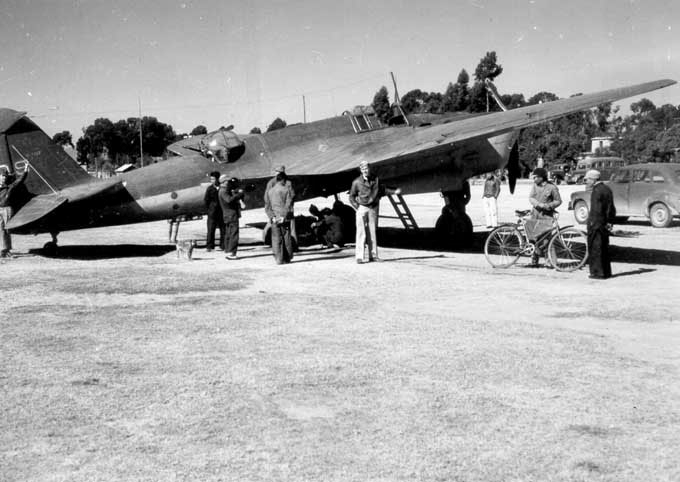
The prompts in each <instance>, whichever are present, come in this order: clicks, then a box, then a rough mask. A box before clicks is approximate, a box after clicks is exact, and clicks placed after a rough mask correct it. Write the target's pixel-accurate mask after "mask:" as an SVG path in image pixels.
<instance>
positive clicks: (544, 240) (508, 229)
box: [484, 210, 588, 271]
mask: <svg viewBox="0 0 680 482" xmlns="http://www.w3.org/2000/svg"><path fill="white" fill-rule="evenodd" d="M529 212H530V211H528V210H527V211H515V214H517V218H518V219H517V224H504V225H502V226H498V227H497V228H496V229H494V230H493V231H491V232H490V233H489V236H488V237H487V238H486V241H485V242H484V255H485V256H486V260H487V261H488V262H489V264H491V266H493V267H494V268H509V267H510V266H512V265H513V264H515V263H516V262H517V260H518V259H519V257H520V256H522V255H524V256H531V255H533V254H534V252H535V251H536V249H537V247H540V249H541V251H543V252H546V251H547V258H548V260H549V262H550V264H551V265H552V266H553V267H554V268H555V269H556V270H557V271H574V270H577V269H579V268H580V267H582V266H583V265H584V264H585V263H586V260H587V259H588V240H587V238H586V235H585V233H583V231H581V230H580V229H577V228H575V227H573V226H567V227H565V228H560V226H559V224H558V223H557V218H558V216H557V213H555V215H554V217H553V221H552V227H551V228H548V229H547V230H546V231H544V232H543V233H541V234H539V235H538V236H536V237H535V238H533V239H532V237H531V236H530V235H529V233H528V230H527V222H528V214H529Z"/></svg>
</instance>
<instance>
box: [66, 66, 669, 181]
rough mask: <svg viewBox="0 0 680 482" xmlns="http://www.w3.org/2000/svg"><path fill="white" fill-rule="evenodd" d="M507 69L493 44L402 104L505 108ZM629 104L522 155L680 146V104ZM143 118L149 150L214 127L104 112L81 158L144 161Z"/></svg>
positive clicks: (160, 150)
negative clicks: (626, 111)
mask: <svg viewBox="0 0 680 482" xmlns="http://www.w3.org/2000/svg"><path fill="white" fill-rule="evenodd" d="M502 73H503V67H502V66H501V65H500V64H499V63H498V58H497V55H496V52H486V54H485V55H484V57H482V58H481V59H480V61H479V64H478V65H477V67H476V68H475V71H474V76H473V82H472V83H471V79H470V75H469V74H468V72H467V71H466V70H465V69H462V70H461V71H460V73H459V74H458V77H457V79H456V82H455V83H453V82H449V83H448V85H447V86H446V88H445V89H444V91H443V92H427V91H423V90H421V89H413V90H410V91H408V92H406V94H404V95H403V96H402V97H401V99H400V105H401V107H402V109H403V110H404V112H405V113H406V114H426V113H427V114H447V113H455V112H464V113H483V112H492V111H499V110H500V107H499V106H498V105H497V104H496V102H495V101H493V99H490V96H489V94H488V92H487V89H486V87H485V81H486V79H488V80H491V81H493V80H495V79H496V78H497V77H498V76H500V75H501V74H502ZM576 95H578V94H576ZM500 97H501V100H502V102H503V103H504V104H505V105H506V106H507V107H508V108H509V109H515V108H518V107H523V106H527V105H533V104H538V103H541V102H550V101H553V100H557V99H558V98H559V97H558V96H557V95H556V94H554V93H552V92H545V91H544V92H539V93H537V94H534V95H533V96H531V97H529V98H528V99H525V97H524V94H521V93H512V94H503V95H501V96H500ZM371 105H372V106H373V108H374V110H375V112H376V115H377V116H378V117H379V118H380V119H381V120H382V121H383V122H385V123H387V122H388V120H389V118H390V117H391V116H392V113H393V107H394V104H392V103H391V102H390V99H389V93H388V90H387V87H385V86H382V87H380V89H379V90H378V91H377V92H376V94H375V95H374V97H373V101H372V103H371ZM630 110H631V114H630V115H627V116H625V117H622V116H620V115H619V108H618V107H615V108H613V107H612V105H611V104H602V105H600V106H597V107H596V108H594V109H591V110H589V111H585V112H579V113H574V114H570V115H567V116H565V117H562V118H560V119H557V120H554V121H550V122H545V123H542V124H539V125H536V126H532V127H528V128H526V129H523V130H522V131H521V133H520V138H519V146H520V152H519V153H520V162H521V163H522V164H523V165H524V167H525V170H526V171H528V170H530V169H533V167H534V166H535V164H536V160H537V159H538V158H539V157H542V158H543V159H544V160H545V161H546V162H548V163H550V162H564V161H569V160H573V159H576V158H577V157H578V156H579V155H581V153H583V152H586V151H588V150H589V148H590V142H591V138H592V137H595V136H611V137H613V138H614V141H613V143H612V145H611V147H610V148H609V150H608V151H606V152H597V153H596V154H601V155H618V156H621V157H623V158H624V159H625V160H626V161H628V162H636V161H653V160H657V161H667V160H670V159H671V158H672V156H673V154H674V149H675V148H678V147H680V122H679V121H680V106H674V105H671V104H665V105H662V106H660V107H656V106H655V105H654V104H653V103H652V102H651V101H650V100H649V99H646V98H645V99H642V100H640V101H638V102H635V103H633V104H631V106H630ZM286 125H287V123H286V121H285V120H283V119H281V118H280V117H277V118H276V119H274V121H273V122H272V123H271V124H270V125H269V126H268V127H267V129H266V132H269V131H272V130H276V129H282V128H284V127H286ZM140 126H141V129H142V146H143V151H144V155H145V156H154V157H160V156H162V155H163V154H164V152H165V149H166V148H167V146H168V145H170V144H171V143H173V142H176V141H177V140H180V139H184V138H186V137H188V136H190V135H191V136H193V135H201V134H206V133H207V132H208V129H207V127H206V126H204V125H198V126H196V127H195V128H194V129H193V130H192V131H191V132H190V133H181V134H176V133H175V131H174V129H173V128H172V126H171V125H168V124H165V123H163V122H160V121H159V120H158V119H157V118H155V117H142V118H141V119H140V118H138V117H129V118H127V119H121V120H119V121H117V122H112V121H111V120H109V119H106V118H99V119H96V120H95V121H94V123H93V124H91V125H89V126H87V127H86V128H84V129H83V135H82V136H81V137H80V138H79V139H78V140H77V142H76V144H75V148H76V151H77V156H78V161H79V162H81V163H84V164H88V165H92V163H94V162H95V160H97V159H101V157H102V156H103V155H105V156H106V157H108V159H109V160H110V161H111V163H112V164H113V165H114V166H120V165H122V164H125V163H134V162H137V161H138V160H139V157H140V136H139V129H140ZM250 132H251V133H261V130H260V129H259V128H258V127H253V128H252V129H251V130H250ZM53 140H54V141H55V142H57V143H58V144H60V145H71V146H73V139H72V136H71V134H70V133H69V132H68V131H64V132H60V133H58V134H55V136H54V137H53Z"/></svg>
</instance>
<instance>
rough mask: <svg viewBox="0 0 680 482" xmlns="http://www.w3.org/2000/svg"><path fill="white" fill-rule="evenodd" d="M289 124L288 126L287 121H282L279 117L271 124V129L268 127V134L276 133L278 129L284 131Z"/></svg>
mask: <svg viewBox="0 0 680 482" xmlns="http://www.w3.org/2000/svg"><path fill="white" fill-rule="evenodd" d="M287 125H288V124H286V121H285V120H283V119H281V118H280V117H277V118H276V119H274V120H273V121H272V123H271V124H269V127H267V132H271V131H275V130H278V129H283V128H284V127H286V126H287Z"/></svg>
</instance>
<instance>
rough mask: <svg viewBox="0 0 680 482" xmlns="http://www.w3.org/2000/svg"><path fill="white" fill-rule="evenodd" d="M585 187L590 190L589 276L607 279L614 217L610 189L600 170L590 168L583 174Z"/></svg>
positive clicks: (614, 208) (610, 271)
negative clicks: (610, 232)
mask: <svg viewBox="0 0 680 482" xmlns="http://www.w3.org/2000/svg"><path fill="white" fill-rule="evenodd" d="M585 181H586V189H588V190H591V189H592V191H593V192H592V194H591V195H590V210H589V211H588V221H587V226H588V264H589V267H590V278H593V279H607V278H610V277H611V275H612V264H611V258H610V256H609V230H610V229H611V225H612V223H613V222H614V218H615V217H616V207H615V206H614V196H613V194H612V190H611V189H609V187H608V186H607V185H606V184H603V183H602V182H601V181H600V171H597V170H595V169H591V170H590V171H588V172H586V176H585Z"/></svg>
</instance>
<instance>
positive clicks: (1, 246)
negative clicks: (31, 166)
mask: <svg viewBox="0 0 680 482" xmlns="http://www.w3.org/2000/svg"><path fill="white" fill-rule="evenodd" d="M0 169H1V170H0V258H11V257H12V253H11V252H10V251H11V249H12V238H11V236H10V235H9V232H8V231H7V223H8V222H9V220H10V218H11V217H12V192H13V191H14V190H15V189H16V188H17V187H18V186H19V185H20V184H21V183H22V182H24V181H25V180H26V176H27V175H28V165H26V169H24V172H23V174H21V176H19V179H17V180H16V181H14V182H12V180H11V178H10V174H9V171H7V169H5V168H0Z"/></svg>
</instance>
